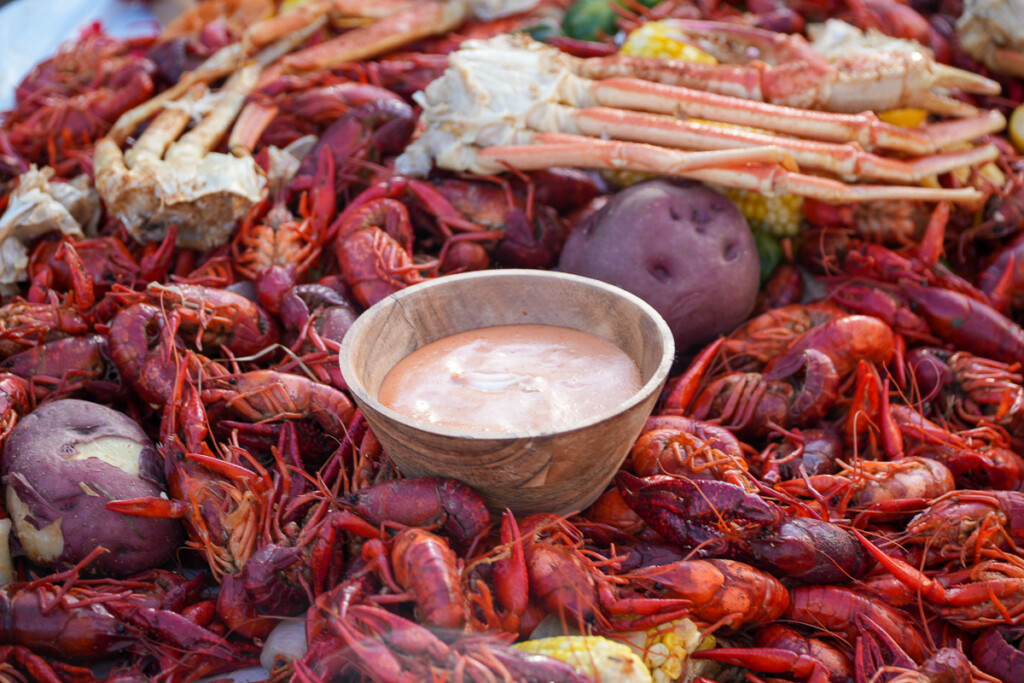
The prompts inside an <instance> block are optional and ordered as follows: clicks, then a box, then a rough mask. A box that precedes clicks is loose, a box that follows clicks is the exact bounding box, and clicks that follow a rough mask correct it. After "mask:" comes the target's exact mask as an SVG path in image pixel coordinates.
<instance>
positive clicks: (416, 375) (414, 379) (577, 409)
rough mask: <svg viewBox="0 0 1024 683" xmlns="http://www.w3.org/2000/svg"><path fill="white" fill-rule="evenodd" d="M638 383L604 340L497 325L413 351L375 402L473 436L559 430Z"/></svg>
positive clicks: (626, 360) (630, 364)
mask: <svg viewBox="0 0 1024 683" xmlns="http://www.w3.org/2000/svg"><path fill="white" fill-rule="evenodd" d="M642 386H643V383H642V382H641V377H640V369H639V368H638V367H637V365H636V363H635V362H634V361H633V359H632V358H630V357H629V355H627V354H626V352H624V351H623V350H622V349H620V348H618V347H617V346H615V345H614V344H612V343H611V342H609V341H607V340H605V339H602V338H601V337H598V336H597V335H594V334H590V333H589V332H581V331H579V330H573V329H570V328H567V327H557V326H555V325H533V324H524V325H498V326H495V327H482V328H480V329H476V330H469V331H467V332H460V333H458V334H453V335H452V336H450V337H445V338H443V339H438V340H437V341H435V342H432V343H430V344H427V345H426V346H423V347H421V348H419V349H416V350H415V351H413V352H412V353H410V354H409V355H408V356H406V357H405V358H403V359H402V360H401V361H399V362H398V364H397V365H395V367H394V368H392V369H391V371H390V372H389V373H388V374H387V376H385V377H384V381H383V382H382V383H381V385H380V392H379V395H378V398H379V399H380V402H381V403H383V404H384V405H386V406H387V407H389V408H391V409H392V410H394V411H396V412H398V413H401V414H403V415H406V416H407V417H411V418H413V419H415V420H418V421H420V422H424V423H427V424H429V425H434V426H437V427H444V428H448V429H458V430H467V431H474V432H491V433H494V432H500V433H519V434H521V433H523V432H524V431H526V430H530V431H549V430H557V429H565V428H567V427H571V426H574V425H578V424H580V423H581V422H583V421H585V420H588V419H590V418H592V417H594V416H596V415H598V414H599V413H603V412H605V411H608V410H611V409H612V408H615V407H616V406H619V405H621V404H622V403H624V402H625V401H627V400H628V399H629V398H630V397H632V396H633V395H634V394H636V392H638V391H639V390H640V388H641V387H642Z"/></svg>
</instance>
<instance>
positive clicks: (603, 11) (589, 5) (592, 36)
mask: <svg viewBox="0 0 1024 683" xmlns="http://www.w3.org/2000/svg"><path fill="white" fill-rule="evenodd" d="M658 2H660V0H640V3H641V4H642V5H643V6H644V7H654V6H655V5H657V4H658ZM620 4H621V3H620ZM617 19H618V15H617V14H616V13H615V10H614V9H612V0H577V2H574V3H573V4H572V5H570V6H569V9H568V10H566V12H565V18H564V19H562V31H563V32H564V33H565V35H567V36H569V37H570V38H578V39H579V40H597V38H598V36H599V35H601V34H604V35H606V36H611V35H614V34H615V32H616V31H617V30H618V26H617V24H616V20H617Z"/></svg>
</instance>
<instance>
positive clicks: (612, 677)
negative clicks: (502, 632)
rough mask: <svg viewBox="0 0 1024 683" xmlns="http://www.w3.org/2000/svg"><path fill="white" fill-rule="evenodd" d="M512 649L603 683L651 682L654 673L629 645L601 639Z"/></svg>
mask: <svg viewBox="0 0 1024 683" xmlns="http://www.w3.org/2000/svg"><path fill="white" fill-rule="evenodd" d="M512 647H514V648H516V649H519V650H522V651H524V652H531V653H534V654H539V655H546V656H548V657H553V658H555V659H558V660H561V661H563V662H566V663H568V664H571V665H572V666H574V667H576V668H577V669H579V670H580V671H581V672H583V673H584V674H585V675H587V676H589V677H590V678H591V679H593V680H594V681H600V682H601V683H611V682H612V681H615V682H616V683H651V672H650V671H648V669H647V667H646V666H645V665H644V662H643V660H641V659H640V657H639V656H638V655H637V654H636V653H634V652H633V650H632V649H630V647H629V646H628V645H626V644H624V643H617V642H615V641H613V640H609V639H608V638H603V637H601V636H555V637H553V638H539V639H537V640H524V641H523V642H521V643H515V644H514V645H513V646H512Z"/></svg>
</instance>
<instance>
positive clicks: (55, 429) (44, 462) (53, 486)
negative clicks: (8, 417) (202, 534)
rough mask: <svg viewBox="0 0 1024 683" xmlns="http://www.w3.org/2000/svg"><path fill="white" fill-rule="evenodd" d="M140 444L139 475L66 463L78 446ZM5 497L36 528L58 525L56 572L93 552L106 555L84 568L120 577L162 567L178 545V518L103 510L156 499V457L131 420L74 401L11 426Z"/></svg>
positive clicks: (0, 461) (3, 457)
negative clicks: (111, 504)
mask: <svg viewBox="0 0 1024 683" xmlns="http://www.w3.org/2000/svg"><path fill="white" fill-rule="evenodd" d="M109 437H115V438H119V439H127V440H130V441H134V442H137V443H140V444H142V445H143V448H142V451H141V453H140V455H139V473H138V476H135V475H134V474H132V473H130V472H126V471H124V470H122V469H120V468H119V467H117V466H115V465H113V464H110V463H108V462H105V461H103V460H100V459H99V458H95V457H87V458H83V459H76V460H71V459H68V458H69V457H70V456H72V455H74V454H75V453H77V451H78V449H79V448H80V446H81V445H82V444H86V443H90V442H93V441H95V440H97V439H101V438H109ZM0 474H2V475H3V478H2V483H3V485H4V489H5V491H6V490H7V489H8V488H9V487H13V489H14V493H15V494H16V495H17V496H18V497H19V498H20V499H21V501H22V502H23V503H25V504H26V505H27V506H28V507H29V510H30V513H31V520H32V524H33V526H35V527H36V528H37V529H41V528H44V527H46V526H47V525H49V524H50V523H52V522H54V521H56V520H57V519H62V520H63V521H62V522H61V531H62V532H63V536H64V548H63V551H62V552H61V554H60V556H59V557H57V558H56V559H55V560H54V562H53V567H54V568H55V569H61V568H66V567H68V566H71V565H74V564H76V563H77V562H79V561H80V560H82V559H83V558H84V557H85V556H86V555H88V554H89V553H90V552H92V551H93V550H94V549H95V548H96V547H97V546H101V545H102V546H103V547H105V548H107V549H108V550H109V551H110V552H108V553H104V554H102V555H100V556H99V557H98V558H97V559H96V560H94V561H93V562H91V563H90V564H89V566H88V567H87V568H86V569H87V571H91V572H95V573H98V574H103V575H108V576H115V577H124V576H129V575H131V574H135V573H138V572H140V571H144V570H146V569H151V568H153V567H157V566H159V565H161V564H163V563H164V562H166V561H167V560H168V559H170V557H171V556H172V555H173V553H174V552H175V551H176V550H177V549H178V548H179V547H180V546H181V544H182V542H183V541H184V534H183V531H182V527H181V524H180V522H179V521H178V520H176V519H159V518H148V517H136V516H131V515H125V514H121V513H118V512H111V511H109V510H107V509H106V508H105V507H104V505H105V504H106V503H107V501H108V500H121V499H127V498H137V497H143V496H159V495H161V494H162V493H164V492H165V485H164V477H163V464H162V458H161V457H160V455H159V453H158V452H157V451H156V449H155V448H154V446H153V442H152V441H151V440H150V439H149V437H148V436H146V433H145V432H143V431H142V428H141V427H139V425H138V424H136V423H135V422H134V421H133V420H132V419H131V418H129V417H128V416H127V415H124V414H122V413H119V412H117V411H116V410H113V409H111V408H107V407H106V406H103V405H100V404H98V403H92V402H89V401H80V400H77V399H64V400H61V401H54V402H52V403H48V404H45V405H43V406H40V407H39V408H37V409H36V410H35V411H33V412H32V413H30V414H28V415H27V416H26V417H25V418H23V419H22V420H21V421H20V422H18V424H17V425H16V426H15V428H14V429H13V430H11V433H10V434H9V435H8V437H7V439H6V441H5V442H4V446H3V452H2V454H0Z"/></svg>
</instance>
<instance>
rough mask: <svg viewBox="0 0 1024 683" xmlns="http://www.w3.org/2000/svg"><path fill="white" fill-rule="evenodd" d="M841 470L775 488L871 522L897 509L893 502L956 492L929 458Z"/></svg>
mask: <svg viewBox="0 0 1024 683" xmlns="http://www.w3.org/2000/svg"><path fill="white" fill-rule="evenodd" d="M840 467H841V469H840V472H839V473H838V474H834V475H823V474H819V475H812V476H809V477H805V478H803V479H792V480H789V481H784V482H781V483H779V484H776V485H775V488H777V489H779V490H781V491H785V492H786V493H789V494H791V495H800V496H811V495H813V496H814V497H815V498H818V499H827V500H830V501H835V505H836V509H835V513H836V514H837V515H838V516H839V517H844V516H846V511H847V510H853V511H863V512H864V515H865V517H867V518H869V519H872V520H881V519H884V515H885V513H886V512H887V511H889V510H890V509H891V508H896V506H894V505H893V504H892V503H893V502H894V501H914V500H916V501H922V502H923V501H930V500H933V499H935V498H938V497H939V496H942V495H944V494H946V493H949V492H950V491H952V490H954V489H955V488H956V484H955V482H954V481H953V473H952V472H950V471H949V469H948V468H947V467H946V466H945V465H943V464H942V463H940V462H938V461H937V460H933V459H931V458H918V457H905V458H900V459H898V460H891V461H889V460H863V459H857V460H854V461H853V462H852V463H850V464H846V463H841V464H840ZM897 509H898V508H897Z"/></svg>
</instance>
